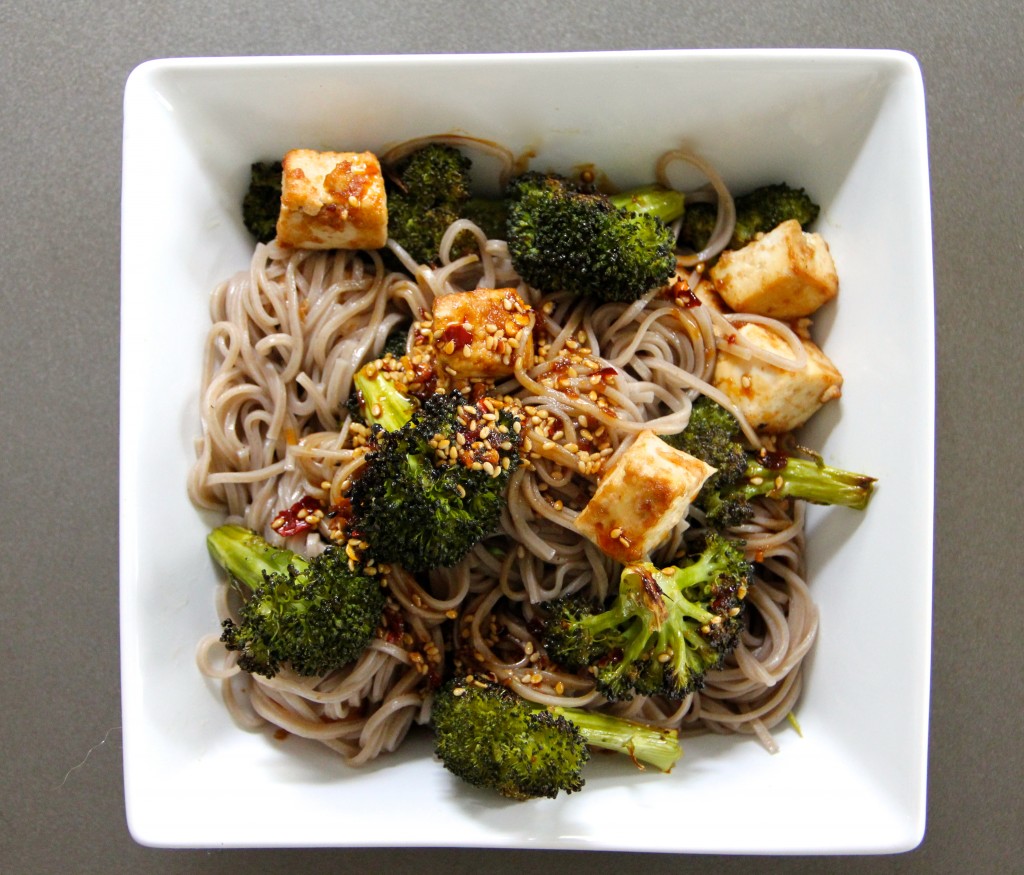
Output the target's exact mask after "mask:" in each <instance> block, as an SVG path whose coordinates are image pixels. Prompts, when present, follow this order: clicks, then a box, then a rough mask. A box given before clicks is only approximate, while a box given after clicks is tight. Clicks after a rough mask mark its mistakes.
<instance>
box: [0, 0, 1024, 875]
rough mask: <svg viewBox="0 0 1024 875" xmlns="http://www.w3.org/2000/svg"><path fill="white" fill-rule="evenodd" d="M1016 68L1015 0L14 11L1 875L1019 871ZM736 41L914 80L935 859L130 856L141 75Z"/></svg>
mask: <svg viewBox="0 0 1024 875" xmlns="http://www.w3.org/2000/svg"><path fill="white" fill-rule="evenodd" d="M1022 43H1024V26H1022V13H1021V7H1020V3H1019V0H992V2H980V3H973V4H970V5H968V4H963V3H960V2H955V0H936V2H930V3H917V2H912V3H910V2H908V3H896V2H885V0H872V2H837V0H831V2H817V3H813V2H785V3H762V4H756V5H755V4H751V3H749V2H732V0H726V2H718V3H714V4H710V5H709V6H708V7H707V8H702V7H700V6H697V5H695V4H688V3H684V2H674V3H673V2H656V0H635V2H624V3H611V2H590V3H585V4H584V3H564V4H545V3H540V2H521V3H493V2H486V0H481V2H475V3H474V2H462V0H459V2H449V3H446V4H440V3H437V4H434V3H418V2H412V0H405V2H394V0H377V2H374V3H372V4H368V3H353V2H337V3H321V4H316V5H314V4H309V5H307V4H300V3H290V2H285V0H276V2H257V0H248V2H244V3H240V2H230V3H221V4H210V5H209V7H208V6H207V5H206V4H203V3H197V2H193V0H181V2H178V3H175V4H173V5H172V4H166V5H164V4H161V3H155V2H149V3H142V2H118V3H103V2H99V0H90V2H63V3H61V2H38V3H25V2H22V3H19V4H13V3H11V2H7V0H2V2H0V65H2V71H0V130H2V132H3V136H2V146H0V149H2V155H3V160H2V162H0V222H2V236H0V245H2V253H3V254H2V259H3V260H2V265H3V267H2V271H0V301H2V309H0V333H2V342H0V351H2V356H3V370H2V383H0V421H2V422H3V431H4V435H5V437H6V440H5V444H6V448H5V452H4V453H3V454H2V455H0V533H2V534H0V543H2V544H3V559H2V562H0V599H2V602H0V605H2V607H0V653H2V659H3V661H4V662H5V663H6V669H7V670H6V671H4V672H3V673H2V674H0V734H2V735H0V742H2V748H0V871H2V872H5V873H6V872H11V873H22V872H29V873H34V872H104V873H115V872H133V873H137V872H154V873H171V872H228V871H231V872H236V871H245V872H251V873H264V872H280V871H295V872H306V871H309V872H312V871H319V870H322V869H329V870H340V871H347V870H355V869H363V870H368V871H378V870H381V869H384V868H385V867H386V868H387V869H389V870H391V871H393V872H406V871H409V872H412V871H417V872H422V873H431V872H442V871H444V872H446V873H450V875H454V873H462V872H477V871H491V872H494V873H496V875H501V873H506V872H513V871H521V870H522V869H524V868H527V867H529V868H535V869H540V870H543V871H548V870H550V871H555V870H558V871H560V872H564V873H566V875H572V873H583V872H588V873H592V872H616V873H633V872H641V871H643V872H662V871H664V872H669V871H672V872H689V871H694V872H695V871H705V870H706V868H707V867H709V866H713V867H714V868H715V869H716V870H717V871H720V872H724V873H733V872H747V871H751V870H754V869H764V868H765V867H767V868H768V870H769V871H779V872H812V871H814V872H817V871H829V872H831V871H842V872H953V871H974V872H1011V871H1018V872H1019V871H1022V870H1024V854H1022V852H1024V838H1022V836H1024V808H1022V805H1021V793H1022V790H1021V786H1020V785H1021V778H1022V777H1024V769H1022V759H1024V755H1022V752H1021V744H1020V742H1021V732H1020V724H1019V722H1018V721H1019V718H1020V716H1021V712H1022V710H1024V697H1022V694H1021V690H1022V682H1021V676H1020V669H1021V666H1022V659H1021V657H1022V648H1021V638H1020V635H1021V629H1022V623H1021V609H1022V608H1024V597H1022V595H1021V592H1022V585H1021V581H1020V579H1019V573H1020V569H1021V567H1022V564H1024V563H1022V560H1024V551H1022V547H1021V545H1022V541H1024V539H1022V538H1021V525H1020V520H1021V518H1022V513H1021V511H1022V505H1024V502H1022V499H1021V495H1022V494H1024V493H1022V490H1021V488H1020V486H1019V485H1018V484H1016V483H1015V480H1016V478H1017V476H1018V470H1017V467H1016V465H1015V464H1014V463H1015V462H1016V460H1017V455H1018V453H1019V451H1020V448H1021V434H1022V432H1024V417H1022V415H1021V409H1022V405H1021V401H1020V395H1019V392H1018V386H1019V384H1020V382H1021V377H1022V370H1021V365H1020V360H1021V356H1020V348H1021V336H1020V335H1021V325H1022V322H1024V304H1022V294H1024V292H1022V289H1021V285H1022V284H1021V270H1020V260H1021V257H1022V255H1024V252H1022V249H1024V242H1022V241H1024V236H1022V232H1021V229H1022V224H1024V214H1022V209H1021V194H1022V182H1024V157H1022V156H1024V148H1022V147H1024V137H1022V132H1024V61H1022V51H1021V48H1022ZM746 46H836V47H859V48H898V49H904V50H907V51H909V52H912V53H913V54H915V55H916V56H917V57H918V58H919V59H920V61H921V64H922V67H923V70H924V76H925V85H926V90H927V100H928V115H929V138H930V156H931V176H932V194H933V204H934V206H933V210H934V213H933V221H934V244H935V278H936V308H937V324H938V329H937V330H938V338H937V341H938V350H939V357H938V386H939V395H938V423H937V429H938V460H937V461H938V478H937V511H936V541H935V561H936V565H935V567H936V574H935V613H934V659H933V688H932V708H931V715H932V719H931V733H930V735H931V742H930V770H929V781H930V787H929V808H928V829H927V834H926V837H925V840H924V843H923V844H922V846H921V847H920V848H919V849H918V850H916V851H914V852H912V853H910V854H906V855H901V856H897V857H884V858H870V857H869V858H849V859H824V860H823V859H814V858H797V859H774V860H754V859H749V858H732V859H730V858H715V859H713V860H709V859H707V858H700V857H676V856H666V857H663V856H647V855H629V854H584V853H556V852H552V853H541V852H527V851H522V852H481V851H472V852H470V851H445V850H432V851H412V850H403V851H393V852H389V851H380V850H373V851H371V850H354V851H323V850H306V851H282V852H256V851H224V852H207V851H174V852H170V851H155V850H150V849H145V848H142V847H139V846H137V845H135V844H134V843H133V842H132V840H131V838H130V837H129V835H128V832H127V829H126V827H125V821H124V813H123V791H122V785H121V735H120V701H119V691H118V686H119V685H118V642H117V634H118V619H117V571H118V569H117V537H118V534H117V533H118V529H117V477H118V473H117V441H118V409H117V400H118V399H117V390H118V347H117V343H118V294H119V290H118V282H119V277H118V257H119V248H118V247H119V228H118V222H119V196H120V187H119V179H120V157H121V152H120V137H121V97H122V90H123V87H124V82H125V78H126V77H127V75H128V73H129V72H130V71H131V69H132V68H133V67H134V66H135V65H136V64H138V63H139V62H141V61H143V60H146V59H148V58H153V57H166V56H195V55H234V54H238V55H241V54H292V53H295V54H303V53H306V54H308V53H324V54H331V53H390V52H395V53H406V52H469V51H473V52H478V51H545V50H586V49H625V48H687V47H746ZM882 437H884V436H882ZM1007 465H1009V466H1010V467H1009V468H1008V470H1007V471H1005V472H1004V471H1002V470H1001V469H1002V468H1003V467H1004V466H1007ZM878 559H879V562H884V561H885V557H884V556H880V557H878ZM879 609H880V610H884V609H885V606H884V605H880V606H879ZM893 670H894V671H898V670H899V667H898V666H894V667H893ZM877 681H878V683H884V682H885V679H884V678H878V679H877ZM691 802H692V805H691V804H690V803H691ZM258 807H259V803H257V808H258ZM719 814H720V815H721V816H726V817H734V818H736V821H737V828H739V829H742V821H743V818H744V817H746V816H748V815H749V816H756V813H748V812H746V811H744V810H743V809H742V807H741V806H739V805H738V806H737V810H735V811H731V812H720V813H719ZM256 816H257V817H259V816H260V815H259V814H256ZM700 816H701V808H700V800H687V801H686V802H684V804H683V805H682V806H681V807H680V817H683V818H688V819H689V818H694V817H700Z"/></svg>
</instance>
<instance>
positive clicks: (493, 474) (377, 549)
mask: <svg viewBox="0 0 1024 875" xmlns="http://www.w3.org/2000/svg"><path fill="white" fill-rule="evenodd" d="M371 382H373V383H374V384H375V385H373V386H372V387H368V386H366V385H365V384H361V389H360V392H361V394H362V396H363V397H364V399H369V398H371V397H372V399H373V400H371V401H370V403H369V404H364V407H363V410H364V413H365V415H366V419H367V422H369V423H370V424H371V425H372V426H373V435H372V439H371V445H372V449H371V451H370V452H369V453H368V454H367V455H366V464H365V467H364V469H363V471H362V473H361V474H360V476H359V477H358V478H357V479H356V480H355V482H354V483H353V485H352V488H351V490H350V491H349V494H348V497H349V499H350V501H351V503H352V517H351V522H350V529H351V531H352V533H353V534H354V535H355V536H356V537H358V539H359V540H361V541H363V542H365V544H366V545H367V547H366V555H367V556H369V557H372V558H373V559H374V560H376V561H377V562H385V563H397V564H398V565H401V566H403V567H404V568H406V569H407V570H409V571H427V570H429V569H432V568H444V567H449V566H452V565H455V564H456V563H458V562H459V560H461V559H462V558H463V557H464V556H465V555H466V554H467V553H468V552H469V551H470V550H471V549H472V547H473V545H474V544H476V543H477V541H479V540H480V539H481V538H483V537H485V536H486V535H489V534H491V533H492V532H494V531H495V530H496V529H497V527H498V521H499V519H500V516H501V511H502V508H503V507H504V506H505V487H506V486H507V485H508V480H509V477H510V476H511V474H512V472H513V471H515V469H516V467H517V466H518V464H519V447H520V444H521V441H522V439H521V436H520V434H519V433H518V431H517V428H516V423H517V422H518V421H519V417H518V415H517V414H516V413H515V412H514V411H513V410H512V409H510V408H507V407H504V406H503V405H502V404H500V403H499V402H497V401H496V400H494V399H490V400H488V399H482V400H481V401H479V402H473V401H470V400H468V399H466V398H465V397H464V396H463V395H462V394H460V393H459V392H457V391H453V392H451V393H450V394H443V393H438V394H434V395H431V396H429V397H428V398H427V399H426V400H425V401H424V402H423V404H422V405H421V406H420V407H419V408H418V409H415V410H413V409H412V402H411V401H410V399H409V398H408V397H407V396H405V395H404V393H403V392H402V389H401V388H400V387H399V386H398V385H396V382H395V381H394V380H393V379H390V378H387V377H385V376H382V375H381V374H380V372H378V374H377V376H376V377H375V378H374V379H373V380H372V381H371ZM357 384H359V383H358V380H357ZM485 416H486V417H487V418H485Z"/></svg>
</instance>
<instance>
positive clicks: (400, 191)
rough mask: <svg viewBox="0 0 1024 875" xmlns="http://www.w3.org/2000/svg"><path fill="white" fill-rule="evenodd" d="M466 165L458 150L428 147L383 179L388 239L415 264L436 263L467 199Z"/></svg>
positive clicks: (436, 145) (465, 158) (467, 174)
mask: <svg viewBox="0 0 1024 875" xmlns="http://www.w3.org/2000/svg"><path fill="white" fill-rule="evenodd" d="M470 166H471V162H470V160H469V158H467V157H465V156H464V155H463V154H462V153H461V152H459V150H458V149H455V148H454V147H452V146H447V145H444V144H442V143H431V144H429V145H427V146H424V147H423V148H422V149H417V150H416V151H415V152H412V153H411V154H409V155H407V156H406V157H405V158H403V159H402V160H401V161H400V162H398V164H397V165H396V166H395V167H394V168H393V169H391V170H390V172H389V173H388V174H386V176H385V187H386V191H387V198H388V236H390V237H392V238H393V239H394V240H395V241H396V242H397V243H398V244H399V245H400V246H401V247H402V248H403V249H405V251H406V252H408V253H409V255H411V256H412V257H413V258H414V259H415V260H416V261H417V262H418V263H420V264H436V263H437V260H438V250H439V248H440V246H441V238H442V237H443V236H444V232H445V231H446V230H447V229H448V226H449V225H450V224H451V223H452V222H454V221H455V220H456V219H458V218H459V217H460V215H461V210H462V207H463V205H464V204H465V202H466V201H467V200H469V169H470Z"/></svg>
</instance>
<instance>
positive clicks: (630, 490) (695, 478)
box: [576, 430, 715, 564]
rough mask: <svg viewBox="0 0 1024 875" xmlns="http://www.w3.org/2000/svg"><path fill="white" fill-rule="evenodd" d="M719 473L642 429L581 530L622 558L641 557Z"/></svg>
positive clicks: (584, 515)
mask: <svg viewBox="0 0 1024 875" xmlns="http://www.w3.org/2000/svg"><path fill="white" fill-rule="evenodd" d="M714 473H715V469H714V468H712V467H711V466H710V465H708V464H707V463H705V462H703V461H701V460H700V459H697V458H695V457H693V456H691V455H690V454H689V453H684V452H683V451H682V450H677V449H675V448H673V447H670V446H669V445H668V444H667V443H665V441H663V440H662V439H661V438H660V437H658V435H656V434H655V433H654V432H653V431H650V430H647V431H642V432H640V434H639V435H638V436H637V438H636V440H635V441H634V442H633V444H632V446H630V447H629V448H628V449H627V450H626V451H625V452H624V453H623V454H622V455H621V456H619V458H618V460H617V461H616V462H615V464H614V465H613V466H612V468H611V469H610V470H609V471H608V472H607V473H606V474H605V475H604V477H603V478H602V480H601V483H600V485H599V486H598V487H597V491H596V492H595V493H594V496H593V498H591V499H590V501H589V502H588V503H587V506H586V507H585V508H583V510H582V511H581V512H580V514H579V516H577V517H576V529H577V530H578V531H579V532H580V533H581V534H583V535H585V536H586V537H588V538H590V540H591V541H593V542H594V543H595V544H597V546H598V547H600V548H601V549H602V550H603V551H604V552H605V553H607V554H608V555H609V556H611V557H612V558H613V559H615V560H617V561H618V562H621V563H623V564H627V563H629V562H637V561H640V560H641V559H643V558H645V557H646V556H647V555H648V554H649V553H650V552H651V551H652V550H654V549H655V548H656V547H657V546H658V545H659V544H660V543H661V542H662V541H663V540H665V538H666V537H667V536H668V534H669V532H671V531H672V529H673V528H675V526H676V524H677V523H679V521H680V520H682V519H683V517H685V516H686V513H687V511H688V510H689V508H690V502H692V501H693V499H694V498H696V496H697V493H698V492H700V489H701V487H702V486H703V485H704V481H705V480H707V479H708V477H710V476H711V475H712V474H714Z"/></svg>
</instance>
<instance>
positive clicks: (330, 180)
mask: <svg viewBox="0 0 1024 875" xmlns="http://www.w3.org/2000/svg"><path fill="white" fill-rule="evenodd" d="M282 163H283V165H284V172H283V174H282V178H281V213H280V215H279V216H278V219H277V239H278V242H280V243H283V244H285V245H287V246H294V247H296V248H298V249H379V248H380V247H382V246H384V244H385V243H387V240H388V209H387V197H386V195H385V193H384V177H383V176H382V175H381V170H380V162H378V161H377V157H376V156H375V155H374V154H372V153H371V152H315V151H313V150H312V149H294V150H292V151H291V152H289V153H288V154H287V155H285V156H284V160H283V162H282Z"/></svg>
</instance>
